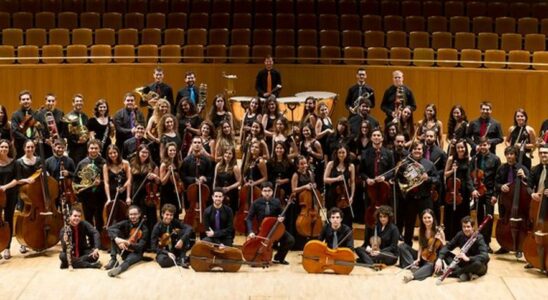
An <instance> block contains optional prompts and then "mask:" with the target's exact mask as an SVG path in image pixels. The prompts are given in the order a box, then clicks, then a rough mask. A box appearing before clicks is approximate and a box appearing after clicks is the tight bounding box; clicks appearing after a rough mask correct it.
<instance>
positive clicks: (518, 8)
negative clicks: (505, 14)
mask: <svg viewBox="0 0 548 300" xmlns="http://www.w3.org/2000/svg"><path fill="white" fill-rule="evenodd" d="M509 13H510V16H512V17H514V18H516V19H519V18H524V17H528V16H530V15H531V5H530V4H529V3H525V2H519V1H518V2H512V3H510V8H509Z"/></svg>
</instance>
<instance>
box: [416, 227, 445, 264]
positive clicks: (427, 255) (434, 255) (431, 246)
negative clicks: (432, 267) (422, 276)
mask: <svg viewBox="0 0 548 300" xmlns="http://www.w3.org/2000/svg"><path fill="white" fill-rule="evenodd" d="M442 230H443V226H438V228H437V230H436V234H439V233H440V232H441V231H442ZM442 246H443V243H442V241H441V240H440V239H439V238H437V237H436V236H433V237H431V238H430V239H428V246H427V247H426V248H424V249H422V252H421V258H422V259H423V260H425V261H427V262H434V261H436V259H438V251H439V250H440V249H441V247H442Z"/></svg>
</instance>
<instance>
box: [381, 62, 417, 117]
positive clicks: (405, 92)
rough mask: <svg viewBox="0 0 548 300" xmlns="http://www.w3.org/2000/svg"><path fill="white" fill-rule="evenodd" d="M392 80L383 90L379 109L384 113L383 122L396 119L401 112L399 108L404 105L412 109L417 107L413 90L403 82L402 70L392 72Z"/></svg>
mask: <svg viewBox="0 0 548 300" xmlns="http://www.w3.org/2000/svg"><path fill="white" fill-rule="evenodd" d="M392 82H393V84H392V85H391V86H390V87H389V88H387V89H386V91H384V96H383V97H382V103H381V110H382V111H383V112H384V113H385V114H386V118H385V119H384V124H388V123H389V122H390V121H392V119H397V118H398V115H399V114H401V111H399V110H401V109H403V108H404V107H406V106H409V107H410V108H411V110H412V111H415V110H416V109H417V104H415V97H414V96H413V92H412V91H411V89H409V87H408V86H406V85H404V84H403V72H402V71H399V70H397V71H394V72H392Z"/></svg>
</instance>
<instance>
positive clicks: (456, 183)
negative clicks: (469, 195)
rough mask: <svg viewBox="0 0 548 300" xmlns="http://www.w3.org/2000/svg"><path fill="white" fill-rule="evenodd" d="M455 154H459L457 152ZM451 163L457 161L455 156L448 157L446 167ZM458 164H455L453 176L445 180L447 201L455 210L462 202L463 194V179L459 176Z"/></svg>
mask: <svg viewBox="0 0 548 300" xmlns="http://www.w3.org/2000/svg"><path fill="white" fill-rule="evenodd" d="M455 155H457V154H456V153H455ZM450 163H456V161H455V159H454V156H451V158H450V159H447V164H446V166H445V169H446V170H447V168H448V166H449V164H450ZM457 169H458V167H457V166H453V176H451V177H449V178H447V179H446V180H445V186H446V189H445V203H446V204H448V205H451V206H452V207H453V211H455V210H457V205H460V204H461V203H462V194H461V192H460V191H461V185H462V183H461V180H460V179H459V178H457Z"/></svg>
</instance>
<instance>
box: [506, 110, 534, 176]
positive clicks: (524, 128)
mask: <svg viewBox="0 0 548 300" xmlns="http://www.w3.org/2000/svg"><path fill="white" fill-rule="evenodd" d="M527 120H529V117H528V116H527V112H526V111H525V109H523V108H518V109H517V110H516V112H515V113H514V124H513V125H512V126H510V128H508V135H507V136H506V138H505V140H504V145H506V146H514V145H516V146H518V147H519V146H521V144H522V143H524V144H525V145H524V147H525V155H524V156H523V165H524V166H525V167H527V169H529V170H531V164H532V162H531V160H532V155H533V151H534V150H535V148H536V147H537V134H536V132H535V129H533V127H531V126H529V125H527Z"/></svg>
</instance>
